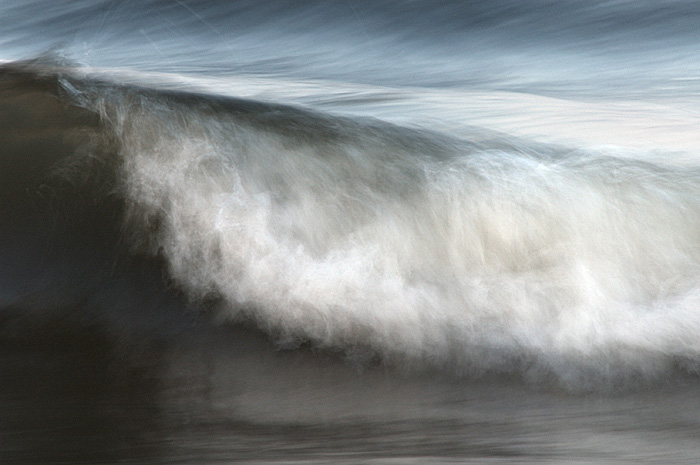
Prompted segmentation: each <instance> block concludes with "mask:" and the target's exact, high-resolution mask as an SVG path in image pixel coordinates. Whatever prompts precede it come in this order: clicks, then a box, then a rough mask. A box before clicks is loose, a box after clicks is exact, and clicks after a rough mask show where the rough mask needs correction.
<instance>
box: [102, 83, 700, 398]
mask: <svg viewBox="0 0 700 465" xmlns="http://www.w3.org/2000/svg"><path fill="white" fill-rule="evenodd" d="M110 98H111V99H112V100H110V101H109V102H107V103H106V104H105V102H103V103H102V104H100V105H97V106H98V107H100V108H101V109H102V111H103V115H104V117H105V119H106V120H108V121H111V122H112V123H113V124H114V130H115V131H116V134H117V137H118V139H119V144H120V151H121V156H122V157H124V166H123V182H124V186H123V187H124V191H125V195H126V196H127V198H128V200H129V202H130V203H131V204H132V207H133V208H132V213H133V215H134V217H138V218H141V219H145V220H144V221H143V222H142V224H147V225H153V224H158V227H157V228H155V229H153V231H155V232H152V235H153V237H152V238H151V245H152V251H154V252H157V253H161V254H162V255H163V256H164V257H165V258H166V260H167V262H168V264H169V267H170V272H171V274H172V276H173V278H174V279H175V280H176V281H177V282H178V283H179V284H180V285H181V286H183V288H185V289H186V290H187V291H188V293H190V294H191V295H193V296H199V297H204V296H208V295H218V296H220V297H221V298H222V300H223V302H224V304H223V305H222V309H221V312H222V317H223V318H224V319H234V320H235V319H249V320H253V321H254V322H255V323H256V324H257V325H259V326H260V327H261V328H263V329H264V330H266V331H267V332H268V333H269V334H271V335H272V336H273V337H274V338H275V339H276V340H277V341H278V342H279V343H280V344H281V345H283V346H290V345H291V346H294V345H295V344H299V343H301V342H304V341H310V342H311V343H312V344H313V345H314V346H317V347H326V348H331V349H334V350H336V349H337V350H341V351H345V352H346V353H349V354H351V355H356V356H361V357H365V356H374V355H379V356H380V357H381V358H383V359H384V360H387V361H394V362H401V363H406V362H409V363H420V364H422V363H425V362H427V363H428V364H429V365H433V366H435V365H438V366H441V365H445V364H447V365H449V366H451V367H453V368H456V369H466V370H477V371H490V370H495V371H502V370H511V369H513V367H514V366H517V369H518V370H527V372H528V373H532V374H534V376H540V374H541V373H544V374H552V373H553V374H555V375H557V376H558V377H559V378H560V379H561V380H563V381H565V382H567V383H571V384H576V383H580V382H581V381H582V379H583V377H584V376H583V375H589V374H591V373H592V374H595V375H599V376H602V377H603V378H605V379H610V378H617V377H620V376H621V377H625V376H628V375H633V374H634V375H637V374H641V375H646V374H649V375H653V374H658V373H663V372H665V371H666V370H668V369H669V367H671V366H673V365H674V364H675V365H678V364H681V365H684V366H685V367H686V368H688V369H694V367H695V366H696V363H697V361H698V360H700V337H699V336H698V334H700V313H698V311H697V309H698V304H700V290H699V285H700V273H699V271H700V249H699V248H698V243H700V242H699V241H698V239H699V237H698V232H699V231H700V195H699V194H700V183H699V181H698V176H697V173H698V172H697V170H696V169H694V168H692V167H688V166H685V167H682V168H680V167H670V166H664V165H661V164H653V163H649V162H645V161H637V160H634V159H633V158H631V157H626V158H625V157H622V158H621V157H614V156H610V155H609V154H604V153H602V154H601V153H592V152H591V151H584V150H579V151H576V150H564V149H557V148H553V147H547V146H542V145H537V144H529V143H526V142H522V141H520V142H518V141H515V140H507V139H506V140H501V141H498V140H494V141H491V142H488V143H485V142H481V143H478V144H473V143H469V142H468V141H463V140H451V139H448V138H444V137H442V136H438V135H436V134H429V133H422V132H416V131H413V130H408V129H402V128H398V127H393V126H387V125H384V124H381V123H372V122H364V123H358V122H355V121H352V120H347V119H346V120H344V119H333V118H327V117H324V116H318V115H311V114H306V113H304V112H297V111H296V110H290V109H286V108H280V107H264V106H263V107H254V108H253V109H250V108H248V107H246V105H248V104H247V103H245V102H239V103H235V102H234V103H231V104H229V105H228V106H226V105H224V106H223V107H221V106H217V105H218V104H216V105H214V104H209V103H204V101H201V102H199V103H192V102H189V103H186V102H181V101H178V99H177V98H175V99H171V98H164V97H160V96H158V94H139V93H138V92H131V93H129V92H125V95H123V96H112V97H110ZM239 107H245V108H247V109H243V110H242V109H241V108H239Z"/></svg>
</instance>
